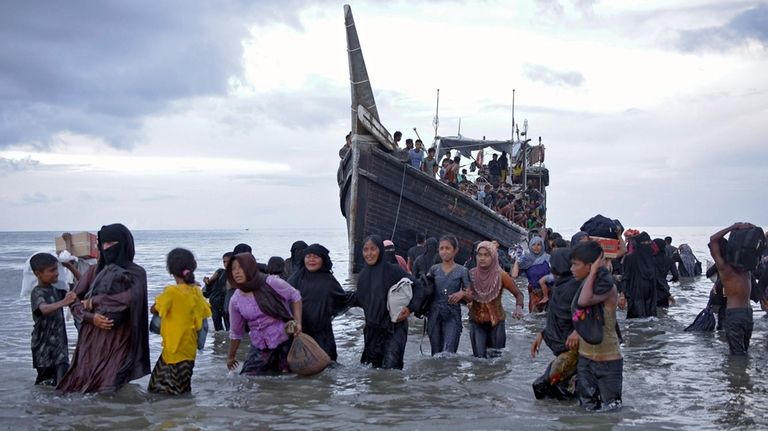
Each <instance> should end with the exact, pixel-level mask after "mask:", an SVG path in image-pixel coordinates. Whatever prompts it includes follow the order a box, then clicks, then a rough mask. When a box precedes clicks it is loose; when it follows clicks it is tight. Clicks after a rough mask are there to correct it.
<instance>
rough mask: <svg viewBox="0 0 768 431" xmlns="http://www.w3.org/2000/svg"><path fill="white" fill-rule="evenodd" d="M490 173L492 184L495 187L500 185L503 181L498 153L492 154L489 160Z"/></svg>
mask: <svg viewBox="0 0 768 431" xmlns="http://www.w3.org/2000/svg"><path fill="white" fill-rule="evenodd" d="M488 173H489V174H490V177H491V178H490V179H491V184H493V186H494V187H498V186H499V182H500V181H501V166H499V155H498V154H494V155H493V156H491V161H490V162H488Z"/></svg>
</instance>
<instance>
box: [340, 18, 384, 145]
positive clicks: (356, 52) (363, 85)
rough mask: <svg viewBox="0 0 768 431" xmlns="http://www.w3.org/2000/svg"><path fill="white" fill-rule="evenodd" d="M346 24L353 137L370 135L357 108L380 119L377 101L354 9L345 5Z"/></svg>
mask: <svg viewBox="0 0 768 431" xmlns="http://www.w3.org/2000/svg"><path fill="white" fill-rule="evenodd" d="M344 24H345V25H346V28H347V58H348V59H349V87H350V91H351V93H352V104H351V110H352V112H351V114H352V115H351V117H352V134H353V135H370V134H371V133H370V132H368V131H367V130H366V129H365V127H363V125H362V123H360V120H359V119H358V114H357V107H358V105H362V106H363V107H365V108H366V109H367V110H368V112H370V114H371V116H373V117H374V118H375V119H376V120H378V119H379V112H378V110H377V109H376V100H375V99H374V98H373V90H372V89H371V82H370V81H369V80H368V70H367V69H366V67H365V60H364V59H363V50H362V49H361V48H360V39H359V38H358V37H357V29H356V27H355V19H354V18H353V17H352V8H351V7H350V6H349V5H348V4H346V5H344Z"/></svg>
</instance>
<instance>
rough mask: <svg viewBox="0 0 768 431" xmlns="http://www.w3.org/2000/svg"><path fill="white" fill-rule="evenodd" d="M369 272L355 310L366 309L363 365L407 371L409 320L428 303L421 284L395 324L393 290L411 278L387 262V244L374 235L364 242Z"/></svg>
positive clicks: (360, 287) (363, 278) (363, 275)
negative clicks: (391, 311)
mask: <svg viewBox="0 0 768 431" xmlns="http://www.w3.org/2000/svg"><path fill="white" fill-rule="evenodd" d="M362 251H363V259H364V260H365V268H363V270H362V271H361V272H360V274H359V276H358V278H357V290H356V291H355V297H354V300H353V306H355V307H360V308H362V309H363V313H364V315H365V327H364V328H363V340H364V347H363V354H362V356H361V357H360V362H361V363H363V364H371V365H372V366H373V367H374V368H396V369H402V368H403V356H404V355H405V344H406V341H407V339H408V316H410V314H411V309H414V310H415V309H416V307H418V305H419V304H422V303H423V301H424V297H423V296H424V293H423V290H422V288H421V285H420V283H414V284H413V298H412V299H411V302H410V303H409V304H408V306H406V307H403V309H402V311H401V312H400V314H399V316H397V318H396V319H395V322H393V321H392V319H391V318H390V314H389V311H388V310H387V298H388V296H389V289H390V287H392V286H393V285H394V284H396V283H398V282H399V281H400V280H401V279H403V278H410V276H409V275H408V273H407V272H405V271H404V270H403V269H402V268H400V267H399V266H398V265H393V264H391V263H388V262H386V261H385V260H384V240H382V239H381V237H380V236H378V235H371V236H369V237H367V238H365V239H364V240H363V250H362Z"/></svg>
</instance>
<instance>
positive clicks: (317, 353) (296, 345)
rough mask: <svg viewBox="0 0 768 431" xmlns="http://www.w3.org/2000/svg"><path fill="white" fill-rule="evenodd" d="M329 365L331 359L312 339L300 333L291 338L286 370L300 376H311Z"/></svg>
mask: <svg viewBox="0 0 768 431" xmlns="http://www.w3.org/2000/svg"><path fill="white" fill-rule="evenodd" d="M330 364H331V358H330V356H328V354H327V353H325V350H323V348H322V347H320V345H319V344H317V341H315V340H314V339H313V338H312V337H310V336H309V335H307V334H304V333H301V334H298V335H296V336H295V337H293V344H291V350H289V351H288V368H290V370H291V371H292V372H294V373H296V374H298V375H300V376H312V375H315V374H317V373H319V372H321V371H323V370H324V369H325V368H326V367H328V365H330Z"/></svg>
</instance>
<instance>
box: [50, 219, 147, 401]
mask: <svg viewBox="0 0 768 431" xmlns="http://www.w3.org/2000/svg"><path fill="white" fill-rule="evenodd" d="M98 247H99V263H98V264H97V265H95V266H93V267H91V269H89V270H88V271H87V272H86V273H85V274H84V275H83V277H82V278H81V279H80V281H79V282H78V283H77V286H75V293H76V294H77V297H78V299H77V300H75V302H73V303H72V305H70V308H71V310H72V315H73V316H75V317H77V318H79V319H81V321H82V325H81V326H80V332H79V334H78V337H77V346H76V347H75V353H74V355H73V357H72V365H71V366H70V367H69V371H67V374H66V375H65V376H64V378H63V379H62V380H61V381H60V382H59V384H58V385H57V387H56V389H57V390H58V391H61V392H63V393H70V392H82V393H90V392H114V391H117V390H118V389H120V388H121V387H122V386H123V385H124V384H125V383H128V382H129V381H131V380H136V379H139V378H141V377H144V376H146V375H147V374H149V372H150V363H149V314H148V309H149V307H148V304H147V273H146V272H145V271H144V268H142V267H140V266H139V265H136V264H135V263H133V257H134V255H135V254H136V252H135V250H136V249H135V248H134V243H133V235H132V234H131V231H129V230H128V228H127V227H125V226H123V225H122V224H112V225H108V226H102V228H101V230H100V231H99V234H98ZM109 274H119V276H120V279H121V280H122V281H123V283H120V284H121V285H123V288H122V291H121V292H119V293H103V294H102V293H100V292H101V291H102V290H103V291H111V290H110V289H111V288H112V287H113V286H111V283H110V285H109V286H106V285H104V284H106V283H107V280H108V279H110V278H111V279H112V280H114V279H115V278H114V277H109ZM107 314H109V315H110V316H113V317H112V318H110V317H107Z"/></svg>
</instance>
